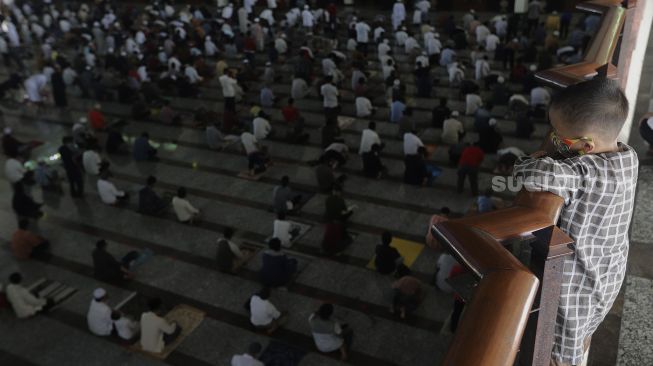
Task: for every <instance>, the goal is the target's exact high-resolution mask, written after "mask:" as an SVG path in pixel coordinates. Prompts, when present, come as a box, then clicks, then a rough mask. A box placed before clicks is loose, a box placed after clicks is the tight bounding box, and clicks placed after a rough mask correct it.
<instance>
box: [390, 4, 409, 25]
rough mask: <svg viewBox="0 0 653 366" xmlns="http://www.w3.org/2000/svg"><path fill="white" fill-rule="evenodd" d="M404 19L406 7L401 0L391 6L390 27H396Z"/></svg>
mask: <svg viewBox="0 0 653 366" xmlns="http://www.w3.org/2000/svg"><path fill="white" fill-rule="evenodd" d="M405 19H406V7H405V6H404V3H403V2H402V1H401V0H397V2H396V3H395V4H394V5H393V6H392V28H393V29H397V28H399V25H400V24H401V23H402V22H403V21H404V20H405Z"/></svg>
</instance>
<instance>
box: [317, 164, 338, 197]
mask: <svg viewBox="0 0 653 366" xmlns="http://www.w3.org/2000/svg"><path fill="white" fill-rule="evenodd" d="M336 165H337V162H336V161H335V160H324V161H322V162H320V164H319V165H318V166H317V167H316V168H315V178H316V179H317V185H318V187H319V189H320V192H323V193H327V192H331V189H332V188H333V186H334V185H335V184H338V185H342V184H343V183H344V181H345V179H346V176H345V175H344V174H343V175H340V176H338V177H337V178H336V176H335V174H334V170H335V169H336Z"/></svg>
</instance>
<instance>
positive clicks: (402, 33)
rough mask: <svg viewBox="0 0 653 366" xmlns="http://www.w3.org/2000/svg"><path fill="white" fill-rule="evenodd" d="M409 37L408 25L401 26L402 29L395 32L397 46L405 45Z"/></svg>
mask: <svg viewBox="0 0 653 366" xmlns="http://www.w3.org/2000/svg"><path fill="white" fill-rule="evenodd" d="M407 39H408V33H407V32H406V27H401V30H399V31H397V33H395V43H396V45H397V47H404V45H405V44H406V40H407Z"/></svg>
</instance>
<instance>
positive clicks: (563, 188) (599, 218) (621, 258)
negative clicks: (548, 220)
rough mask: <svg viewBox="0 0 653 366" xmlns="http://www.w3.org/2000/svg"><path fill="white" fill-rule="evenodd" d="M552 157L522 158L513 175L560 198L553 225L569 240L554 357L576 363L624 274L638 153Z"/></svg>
mask: <svg viewBox="0 0 653 366" xmlns="http://www.w3.org/2000/svg"><path fill="white" fill-rule="evenodd" d="M619 147H620V148H621V151H620V152H615V153H604V154H588V155H581V156H578V157H574V158H570V159H563V160H553V159H551V158H549V157H545V158H541V159H532V158H529V157H523V158H520V159H519V160H518V161H517V162H516V164H515V169H514V173H513V174H514V176H515V178H517V179H520V180H521V181H522V182H523V184H524V188H526V189H527V190H529V191H547V192H551V193H554V194H556V195H558V196H560V197H562V198H563V199H564V201H565V204H564V207H563V208H562V213H561V215H560V220H559V223H558V226H559V227H560V229H562V230H563V231H564V232H565V233H567V234H568V235H569V236H570V237H571V238H572V239H574V241H575V243H574V247H575V248H574V254H573V255H572V257H570V258H568V259H566V260H565V263H564V267H563V275H562V276H563V277H562V288H561V291H560V305H559V306H558V315H557V318H556V326H555V339H554V345H553V354H552V357H554V358H556V359H558V360H559V361H562V362H565V363H569V364H572V365H577V364H580V363H581V362H582V359H583V340H584V339H585V338H586V337H589V336H591V335H592V334H593V333H594V331H595V330H596V329H597V327H598V326H599V324H600V323H601V322H602V321H603V318H605V316H606V315H607V313H608V311H609V310H610V308H611V307H612V303H613V302H614V300H615V298H616V297H617V294H618V293H619V289H620V287H621V284H622V282H623V279H624V276H625V273H626V259H627V258H628V228H629V226H630V221H631V216H632V211H633V203H634V199H635V188H636V184H637V169H638V165H639V163H638V160H637V154H636V153H635V151H634V150H633V149H632V148H631V147H630V146H627V145H625V144H621V143H620V144H619Z"/></svg>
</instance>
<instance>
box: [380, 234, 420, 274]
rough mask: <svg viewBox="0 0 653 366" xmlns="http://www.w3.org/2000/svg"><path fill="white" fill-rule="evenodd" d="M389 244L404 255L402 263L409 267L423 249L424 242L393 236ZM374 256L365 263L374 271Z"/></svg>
mask: <svg viewBox="0 0 653 366" xmlns="http://www.w3.org/2000/svg"><path fill="white" fill-rule="evenodd" d="M390 246H391V247H393V248H395V249H397V251H399V254H400V255H401V256H402V257H404V265H405V266H406V267H408V268H410V267H411V266H412V265H413V263H415V260H416V259H417V257H418V256H419V254H420V253H421V252H422V250H424V244H422V243H418V242H414V241H409V240H404V239H399V238H393V239H392V243H390ZM375 258H376V255H375V256H373V257H372V259H370V262H369V263H367V268H369V269H371V270H373V271H376V264H374V259H375Z"/></svg>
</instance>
